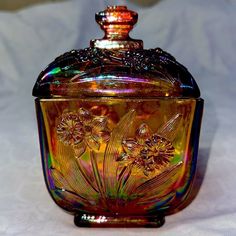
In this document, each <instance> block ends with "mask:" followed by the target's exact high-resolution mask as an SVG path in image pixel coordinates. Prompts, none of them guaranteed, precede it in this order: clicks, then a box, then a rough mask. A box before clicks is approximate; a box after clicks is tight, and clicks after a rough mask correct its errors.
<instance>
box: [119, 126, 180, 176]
mask: <svg viewBox="0 0 236 236" xmlns="http://www.w3.org/2000/svg"><path fill="white" fill-rule="evenodd" d="M122 147H123V150H124V152H123V153H122V154H121V155H120V156H119V157H118V159H117V161H119V162H121V163H124V164H125V165H133V166H136V167H137V168H138V169H140V170H142V171H143V173H144V175H146V176H150V175H153V174H157V173H160V172H161V171H162V170H163V169H164V168H166V167H167V166H169V165H170V161H171V159H172V158H173V156H174V152H175V148H174V147H173V145H172V143H171V142H170V141H169V140H167V139H166V138H164V137H162V136H160V135H158V134H152V132H151V130H150V128H149V127H148V125H147V124H145V123H143V124H141V125H140V126H139V128H138V129H137V130H136V136H135V138H127V139H123V141H122Z"/></svg>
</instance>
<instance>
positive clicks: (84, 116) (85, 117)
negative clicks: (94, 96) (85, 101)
mask: <svg viewBox="0 0 236 236" xmlns="http://www.w3.org/2000/svg"><path fill="white" fill-rule="evenodd" d="M78 114H79V117H80V120H81V121H82V122H83V123H84V124H89V123H90V122H91V120H92V118H93V116H92V114H91V113H90V111H88V110H86V109H84V108H82V107H81V108H80V109H79V111H78Z"/></svg>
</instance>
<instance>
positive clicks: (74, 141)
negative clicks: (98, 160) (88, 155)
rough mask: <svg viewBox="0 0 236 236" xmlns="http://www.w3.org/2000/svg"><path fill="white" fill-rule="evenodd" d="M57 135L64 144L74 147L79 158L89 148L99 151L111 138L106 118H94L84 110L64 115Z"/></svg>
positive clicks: (58, 126)
mask: <svg viewBox="0 0 236 236" xmlns="http://www.w3.org/2000/svg"><path fill="white" fill-rule="evenodd" d="M57 135H58V139H59V140H60V141H61V142H62V143H64V144H65V145H70V146H73V148H74V150H75V154H76V156H77V157H79V156H81V155H82V154H83V153H84V152H85V150H86V147H87V146H88V147H89V148H91V149H92V150H96V151H98V150H99V149H100V146H101V143H102V142H107V141H108V140H109V138H110V132H109V129H108V127H107V119H106V117H104V116H94V115H92V114H91V112H89V111H88V110H85V109H84V108H80V109H79V111H78V112H69V113H64V114H62V117H61V120H60V122H59V124H58V125H57Z"/></svg>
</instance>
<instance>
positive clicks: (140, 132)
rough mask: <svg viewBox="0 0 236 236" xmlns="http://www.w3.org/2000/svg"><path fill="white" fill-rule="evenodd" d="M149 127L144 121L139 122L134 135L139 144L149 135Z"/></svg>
mask: <svg viewBox="0 0 236 236" xmlns="http://www.w3.org/2000/svg"><path fill="white" fill-rule="evenodd" d="M151 133H152V131H151V129H150V128H149V126H148V125H147V124H145V123H143V124H141V125H140V126H139V128H138V129H137V130H136V137H137V140H138V142H139V143H140V144H144V142H145V140H146V139H148V138H149V137H150V136H151Z"/></svg>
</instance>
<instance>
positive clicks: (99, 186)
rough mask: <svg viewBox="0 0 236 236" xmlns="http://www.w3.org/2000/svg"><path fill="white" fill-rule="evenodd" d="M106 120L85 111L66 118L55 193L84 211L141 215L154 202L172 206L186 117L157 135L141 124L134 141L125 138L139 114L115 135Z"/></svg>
mask: <svg viewBox="0 0 236 236" xmlns="http://www.w3.org/2000/svg"><path fill="white" fill-rule="evenodd" d="M107 119H108V118H107V117H105V116H96V115H94V114H93V112H91V111H90V110H88V109H85V108H80V109H78V110H75V111H70V112H67V111H64V112H63V113H62V115H61V117H60V119H59V120H58V123H57V126H56V132H57V136H58V140H59V142H58V144H57V145H58V146H57V149H56V150H57V159H56V161H55V162H53V163H54V164H53V165H52V167H51V176H52V178H53V182H54V185H55V191H56V193H57V194H59V196H60V197H61V195H63V196H64V197H65V199H66V198H69V199H70V200H71V201H72V202H73V203H74V204H76V203H77V202H79V203H82V205H83V206H84V208H85V209H86V210H92V211H93V210H94V207H96V209H97V211H102V212H103V211H105V212H107V211H111V212H120V213H122V214H123V213H124V214H125V212H126V211H127V207H133V206H135V209H136V211H138V212H142V211H143V206H146V205H149V204H150V199H152V198H154V199H159V201H163V202H166V197H168V199H169V200H168V201H171V199H172V194H173V193H172V192H171V191H172V190H171V189H172V186H173V184H174V183H175V182H176V181H177V180H178V178H179V173H180V170H181V168H182V160H179V161H177V162H176V161H175V162H172V160H173V158H174V155H175V148H174V145H173V141H174V139H175V137H176V134H177V132H178V127H179V125H180V122H181V120H182V116H181V115H180V114H176V115H174V116H173V117H171V118H170V119H169V120H168V121H167V122H165V123H164V124H163V125H162V126H161V127H159V129H158V132H153V131H151V129H150V128H149V126H148V125H147V124H146V123H142V124H141V125H139V127H138V128H137V130H136V131H135V133H134V134H133V135H132V136H131V137H129V136H128V135H127V133H128V131H129V129H130V128H131V127H132V126H133V125H134V122H135V121H136V119H137V116H136V111H135V110H130V111H129V112H128V113H127V114H125V115H124V116H123V117H122V118H121V119H120V120H119V122H118V123H117V124H116V126H114V127H113V129H112V130H111V129H109V127H108V120H107ZM102 144H105V146H104V148H105V149H104V150H102V151H101V149H100V147H101V145H102ZM84 153H86V155H84V156H83V157H82V155H83V154H84ZM137 171H138V172H139V173H138V175H137ZM164 189H165V190H166V192H163V190H164ZM168 191H169V192H168ZM168 201H167V202H168ZM167 202H166V203H167Z"/></svg>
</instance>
